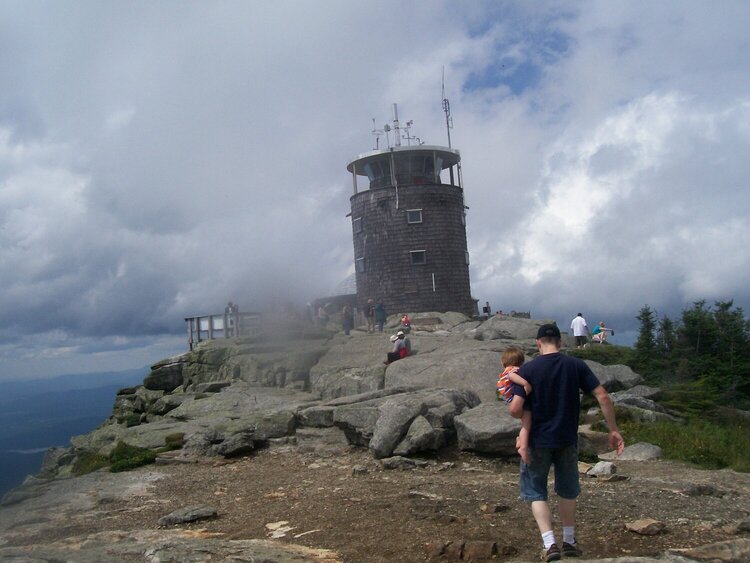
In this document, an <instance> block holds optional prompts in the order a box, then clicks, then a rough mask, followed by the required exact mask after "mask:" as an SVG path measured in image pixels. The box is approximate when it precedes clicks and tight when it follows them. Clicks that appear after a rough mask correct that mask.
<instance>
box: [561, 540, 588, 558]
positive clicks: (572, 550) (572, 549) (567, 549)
mask: <svg viewBox="0 0 750 563" xmlns="http://www.w3.org/2000/svg"><path fill="white" fill-rule="evenodd" d="M562 552H563V555H564V556H565V557H580V556H581V555H583V552H582V551H581V550H580V549H579V548H578V544H577V543H574V544H569V543H567V542H563V548H562Z"/></svg>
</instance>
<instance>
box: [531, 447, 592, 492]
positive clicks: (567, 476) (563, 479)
mask: <svg viewBox="0 0 750 563" xmlns="http://www.w3.org/2000/svg"><path fill="white" fill-rule="evenodd" d="M530 455H531V463H530V464H529V465H526V464H525V463H524V462H523V461H521V478H520V480H519V485H520V488H521V500H524V501H526V502H533V501H537V500H547V477H548V476H549V470H550V466H552V465H554V466H555V492H556V493H557V496H559V497H561V498H564V499H574V498H576V497H578V495H579V494H580V492H581V486H580V484H579V483H578V446H576V445H572V446H567V447H565V448H538V449H531V450H530Z"/></svg>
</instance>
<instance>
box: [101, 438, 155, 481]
mask: <svg viewBox="0 0 750 563" xmlns="http://www.w3.org/2000/svg"><path fill="white" fill-rule="evenodd" d="M155 460H156V452H154V451H153V450H149V449H148V448H140V447H138V446H131V445H130V444H128V443H126V442H123V441H120V442H117V445H116V446H115V449H114V450H112V453H111V454H110V455H109V461H110V462H111V466H110V468H109V470H110V471H111V472H112V473H117V472H120V471H127V470H129V469H135V468H136V467H141V466H142V465H148V464H150V463H154V461H155Z"/></svg>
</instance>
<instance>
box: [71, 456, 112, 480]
mask: <svg viewBox="0 0 750 563" xmlns="http://www.w3.org/2000/svg"><path fill="white" fill-rule="evenodd" d="M107 465H109V459H108V458H107V457H106V456H103V455H101V454H95V453H93V452H83V453H81V454H79V455H78V456H77V457H76V460H75V462H73V467H72V469H71V471H72V472H73V475H76V476H81V475H86V474H87V473H91V472H92V471H96V470H97V469H101V468H102V467H106V466H107Z"/></svg>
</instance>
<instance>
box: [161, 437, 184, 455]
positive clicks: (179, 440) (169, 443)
mask: <svg viewBox="0 0 750 563" xmlns="http://www.w3.org/2000/svg"><path fill="white" fill-rule="evenodd" d="M184 443H185V433H184V432H175V433H174V434H168V435H167V436H165V437H164V448H163V451H165V452H168V451H171V450H179V449H180V448H182V445H183V444H184Z"/></svg>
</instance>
